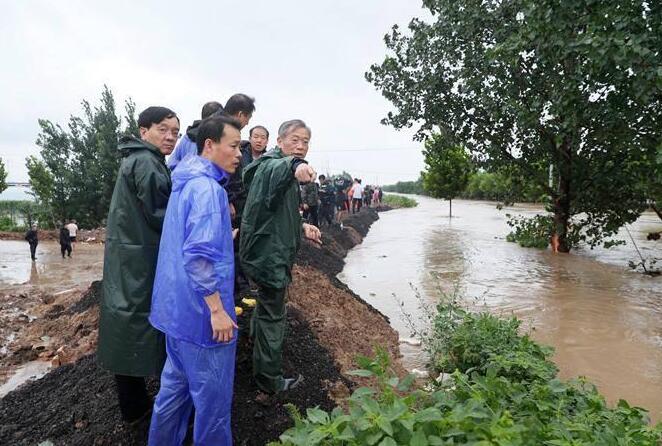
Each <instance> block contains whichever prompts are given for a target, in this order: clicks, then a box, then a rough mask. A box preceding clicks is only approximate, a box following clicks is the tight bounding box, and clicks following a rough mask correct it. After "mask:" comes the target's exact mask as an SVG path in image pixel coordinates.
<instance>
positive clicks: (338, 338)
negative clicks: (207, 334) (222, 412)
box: [0, 210, 403, 445]
mask: <svg viewBox="0 0 662 446" xmlns="http://www.w3.org/2000/svg"><path fill="white" fill-rule="evenodd" d="M377 218H378V216H377V214H376V212H374V211H370V210H365V211H362V212H361V213H359V214H357V215H355V216H350V217H348V218H347V220H345V222H344V225H345V229H343V230H340V229H337V228H325V229H324V230H323V232H324V245H323V247H322V248H317V247H314V246H313V245H310V244H308V243H304V244H303V246H302V248H301V251H300V253H299V258H298V260H297V265H296V266H295V268H294V272H293V275H294V281H293V284H292V285H291V287H290V290H289V303H288V325H289V332H288V334H287V338H286V341H285V348H284V369H285V372H286V374H287V373H294V372H298V373H303V375H304V377H305V380H304V383H303V384H302V386H301V387H300V388H297V389H295V390H292V391H290V392H287V393H286V394H284V395H280V396H271V397H269V396H266V395H264V394H261V393H260V392H259V391H258V389H257V388H256V387H255V385H254V384H253V381H252V372H251V367H252V364H251V345H250V341H249V339H248V338H247V336H246V335H247V324H248V318H249V317H250V309H248V310H247V311H246V312H245V313H244V314H243V315H242V316H241V317H240V318H239V325H240V339H239V341H238V342H239V343H238V349H237V359H236V377H235V389H234V401H233V414H232V417H233V418H232V419H233V422H232V428H233V436H234V437H235V444H238V445H262V444H265V443H266V442H268V441H269V440H274V439H277V438H278V436H279V435H280V434H281V433H282V432H283V431H284V430H285V429H286V428H287V427H289V426H291V425H292V421H291V418H290V416H289V414H288V412H287V409H286V408H285V404H286V403H292V404H294V405H295V406H297V407H299V408H300V409H303V410H305V408H307V407H313V406H320V407H322V408H324V409H327V410H328V409H331V408H332V407H333V406H334V405H336V404H338V403H340V404H342V403H343V400H344V399H345V398H346V397H347V396H348V395H349V393H350V391H351V389H352V388H353V387H355V386H356V385H358V384H361V385H364V384H366V382H364V381H357V379H356V378H355V377H351V376H350V375H347V372H348V371H349V370H352V369H354V368H356V364H355V362H354V359H355V357H356V356H357V355H359V354H361V355H370V354H372V352H373V348H374V347H375V346H384V347H385V348H387V349H388V350H389V351H390V352H391V353H392V354H393V356H394V357H395V358H397V357H398V356H399V354H398V344H397V341H398V336H397V333H396V332H395V331H394V330H393V329H392V328H391V327H390V326H389V325H388V320H387V319H386V318H385V317H384V316H383V315H381V313H379V312H378V311H377V310H375V309H374V308H372V307H370V306H369V305H368V304H366V303H365V302H363V301H362V300H360V298H358V296H356V295H354V294H353V293H352V292H351V291H350V290H349V289H347V287H346V286H344V285H343V284H342V283H341V282H339V281H338V280H337V279H336V278H335V275H336V274H337V273H338V272H340V271H341V270H342V268H343V265H344V262H343V260H342V258H343V257H344V256H345V254H346V253H347V250H348V249H350V248H351V247H352V246H354V245H356V244H357V243H360V242H361V240H362V236H365V234H366V233H367V231H368V229H369V227H370V224H371V223H373V222H374V221H375V220H376V219H377ZM100 291H101V288H100V283H99V282H96V283H94V284H93V285H92V286H91V287H90V289H89V290H88V291H87V292H85V293H78V294H75V293H72V295H65V296H63V297H61V298H59V299H55V300H53V301H51V302H48V303H44V304H43V305H42V306H40V307H39V309H38V311H37V310H35V312H36V314H38V315H39V316H38V318H37V319H36V320H34V321H32V322H31V324H30V325H31V326H30V329H29V330H24V331H22V333H21V336H20V337H19V338H18V339H17V340H16V341H15V345H14V344H12V346H11V348H10V349H9V352H8V354H7V355H5V358H4V359H3V358H0V364H2V361H3V360H4V361H5V364H9V363H11V364H12V365H16V364H20V363H21V362H23V361H28V360H31V359H34V358H35V354H36V357H37V358H40V357H41V358H42V359H50V360H52V361H53V362H55V363H56V365H57V363H59V362H60V360H61V359H60V357H62V358H64V360H62V363H65V364H66V365H63V366H61V367H59V368H57V369H55V370H53V371H52V372H50V373H48V374H47V375H46V376H45V377H43V378H41V379H39V380H37V381H34V382H30V383H27V384H24V385H23V386H21V387H19V388H18V389H17V390H15V391H13V392H10V393H9V394H8V395H7V396H5V397H4V398H2V399H1V400H0V444H12V445H36V444H39V443H40V442H42V441H45V440H47V439H48V440H50V441H52V442H53V444H55V445H143V444H145V437H146V432H147V428H148V426H147V423H145V424H144V425H142V426H139V427H138V428H137V429H133V430H130V429H128V428H127V427H126V426H125V425H123V424H122V422H121V421H120V418H119V411H118V407H117V401H116V396H115V393H114V384H113V380H112V376H111V375H110V374H108V373H107V372H105V371H103V370H101V369H100V368H98V367H97V366H96V364H95V361H94V355H93V354H90V355H87V356H83V357H82V358H81V359H78V357H80V356H81V355H85V354H87V353H92V352H93V351H94V350H95V346H96V324H97V322H98V302H99V299H100ZM44 333H49V335H48V336H49V338H48V342H46V341H44V340H43V339H42V337H43V336H44ZM40 342H41V344H40ZM37 344H38V345H39V346H40V348H39V349H36V348H34V346H35V345H37ZM18 345H21V346H22V347H21V348H17V346H18ZM28 346H29V347H28ZM62 346H65V348H64V349H61V348H60V347H62ZM42 347H43V348H42ZM58 350H59V352H58ZM35 352H36V353H35ZM56 356H58V358H56V359H53V358H55V357H56ZM76 359H78V360H76ZM311 359H312V360H311ZM72 361H75V362H73V363H71V362H72ZM395 364H396V366H395V368H396V370H397V371H399V372H402V371H403V369H402V367H401V366H400V365H399V361H398V360H397V359H396V361H395ZM367 384H370V383H369V382H367ZM157 389H158V381H157V380H156V379H154V380H152V381H151V382H150V390H151V392H152V394H155V393H156V391H157Z"/></svg>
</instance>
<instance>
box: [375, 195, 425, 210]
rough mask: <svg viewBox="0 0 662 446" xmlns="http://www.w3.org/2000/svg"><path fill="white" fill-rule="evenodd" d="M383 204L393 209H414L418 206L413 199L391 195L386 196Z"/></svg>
mask: <svg viewBox="0 0 662 446" xmlns="http://www.w3.org/2000/svg"><path fill="white" fill-rule="evenodd" d="M382 203H383V204H385V205H387V206H391V207H393V208H413V207H416V206H418V202H417V201H416V200H414V199H413V198H409V197H403V196H402V195H391V194H386V195H384V197H383V199H382Z"/></svg>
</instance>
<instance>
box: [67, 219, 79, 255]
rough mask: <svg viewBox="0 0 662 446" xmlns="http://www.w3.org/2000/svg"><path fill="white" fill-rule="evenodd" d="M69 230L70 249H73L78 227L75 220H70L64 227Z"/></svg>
mask: <svg viewBox="0 0 662 446" xmlns="http://www.w3.org/2000/svg"><path fill="white" fill-rule="evenodd" d="M65 228H67V229H68V230H69V238H70V239H71V248H72V249H73V247H74V243H76V233H77V232H78V225H77V224H76V220H70V221H69V224H68V225H66V226H65Z"/></svg>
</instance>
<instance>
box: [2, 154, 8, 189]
mask: <svg viewBox="0 0 662 446" xmlns="http://www.w3.org/2000/svg"><path fill="white" fill-rule="evenodd" d="M6 189H7V169H6V168H5V163H4V161H2V158H0V194H1V193H3V192H4V191H5V190H6Z"/></svg>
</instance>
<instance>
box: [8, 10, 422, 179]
mask: <svg viewBox="0 0 662 446" xmlns="http://www.w3.org/2000/svg"><path fill="white" fill-rule="evenodd" d="M0 6H2V15H0V41H1V42H2V45H1V46H0V60H2V61H3V69H2V70H1V71H0V98H2V100H1V101H0V157H1V158H2V159H3V160H5V164H6V165H7V167H8V170H9V180H10V181H25V180H26V179H27V172H26V169H25V162H24V161H25V157H26V156H27V155H29V154H35V153H37V152H38V148H37V147H36V145H35V140H36V137H37V134H38V130H39V129H38V124H37V119H39V118H46V119H49V120H51V121H54V122H57V123H60V124H62V125H65V124H66V122H67V120H68V117H69V116H70V115H72V114H74V115H80V114H82V112H81V107H80V102H81V100H82V99H87V100H89V101H90V102H92V103H95V102H97V101H98V98H99V96H100V92H101V89H102V87H103V85H104V84H107V85H108V86H109V87H110V88H111V90H112V91H113V93H114V95H115V99H116V101H117V106H118V109H120V110H121V109H123V103H124V100H125V99H126V98H127V97H129V96H130V97H131V98H133V100H134V101H135V102H136V104H137V108H138V111H140V110H142V109H143V108H145V107H147V106H149V105H164V106H167V107H170V108H172V109H173V110H175V111H176V112H177V113H178V115H179V116H180V118H181V121H182V127H183V128H185V127H186V126H187V125H189V124H190V123H191V121H193V120H194V119H197V118H198V116H199V113H200V108H201V106H202V104H203V103H204V102H206V101H209V100H218V101H220V102H222V103H225V101H226V100H227V98H228V97H229V96H230V95H231V94H233V93H237V92H242V93H247V94H249V95H251V96H254V97H255V98H256V106H257V111H256V112H255V114H254V115H253V120H252V121H251V125H255V124H263V125H265V126H266V127H267V128H268V129H269V130H270V131H271V132H272V133H273V134H275V133H276V130H277V128H278V125H279V124H280V123H281V122H282V121H284V120H287V119H292V118H301V119H304V120H305V121H306V122H307V123H308V125H309V126H310V127H311V128H312V131H313V137H312V140H311V149H310V152H309V157H308V159H309V161H310V163H311V164H312V165H313V166H315V167H316V168H317V170H318V172H320V173H321V172H327V171H330V172H331V173H337V172H339V171H341V170H343V169H345V170H347V171H349V172H350V173H352V174H353V175H355V176H359V177H362V178H364V179H366V180H367V181H368V182H369V183H381V184H388V183H392V182H394V181H396V180H410V179H415V178H417V177H418V174H419V172H420V170H421V169H422V168H423V161H422V159H423V158H422V155H421V153H420V144H419V143H416V142H414V141H412V134H413V131H400V132H398V131H395V130H394V129H392V128H391V127H385V126H383V125H381V124H380V123H379V121H380V119H381V118H383V117H384V116H385V114H386V113H387V112H388V110H390V109H391V105H390V103H389V102H387V101H386V100H385V99H384V98H383V97H382V96H381V94H380V93H379V92H378V91H376V90H375V89H374V87H373V86H372V85H371V84H369V83H368V82H366V81H365V79H364V72H365V71H366V70H367V69H368V67H369V66H370V64H371V63H375V62H380V61H381V60H383V58H384V56H385V54H386V48H385V46H384V43H383V40H382V38H383V36H384V34H386V33H387V32H388V30H389V29H390V27H391V25H393V24H395V23H398V24H400V25H406V24H407V23H408V22H409V20H410V19H411V18H412V17H414V16H421V15H423V11H422V9H421V5H420V2H419V1H405V0H400V1H397V0H369V1H368V0H364V1H349V0H341V1H286V0H278V1H268V0H263V1H249V0H247V1H244V2H229V1H218V0H217V1H212V0H209V1H192V2H189V3H188V4H185V3H184V2H174V1H160V2H157V1H140V2H136V1H132V2H129V1H118V0H114V1H103V2H101V1H89V0H88V1H69V0H65V1H58V2H53V1H46V0H41V1H40V0H35V1H13V0H0ZM183 8H184V9H183ZM242 136H243V137H245V138H247V137H248V128H246V129H244V134H243V135H242ZM275 142H276V141H275V137H273V138H272V139H271V140H270V141H269V143H270V144H269V145H270V147H271V146H272V145H273V144H275Z"/></svg>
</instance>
